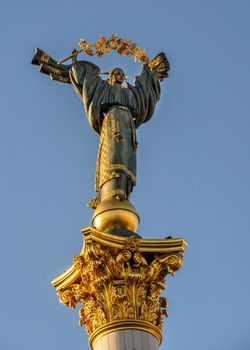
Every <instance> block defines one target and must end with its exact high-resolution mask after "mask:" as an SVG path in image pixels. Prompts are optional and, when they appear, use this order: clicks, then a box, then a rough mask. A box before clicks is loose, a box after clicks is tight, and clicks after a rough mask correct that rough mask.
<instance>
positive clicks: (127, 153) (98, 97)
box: [32, 49, 169, 208]
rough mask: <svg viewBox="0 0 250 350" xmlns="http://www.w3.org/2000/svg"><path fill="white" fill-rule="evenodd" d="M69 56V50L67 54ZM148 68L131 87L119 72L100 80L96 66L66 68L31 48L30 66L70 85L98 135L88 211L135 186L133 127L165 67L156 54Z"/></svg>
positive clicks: (148, 113) (144, 117) (145, 112)
mask: <svg viewBox="0 0 250 350" xmlns="http://www.w3.org/2000/svg"><path fill="white" fill-rule="evenodd" d="M73 53H74V51H73ZM153 61H155V64H154V67H153V68H149V66H148V65H147V64H143V66H142V71H141V75H140V76H138V77H136V78H135V83H134V85H131V84H129V83H127V87H124V86H123V85H122V84H123V82H124V81H125V74H124V72H123V70H122V69H121V68H115V69H113V70H112V71H111V72H110V73H109V78H108V80H103V79H102V78H101V71H100V68H99V67H98V66H97V65H95V64H93V63H91V62H88V61H78V60H77V59H76V57H75V58H73V62H72V64H71V65H63V64H57V62H56V61H55V60H53V59H52V58H51V57H50V56H49V55H48V54H47V53H45V52H43V51H42V50H40V49H37V52H36V55H35V56H34V58H33V61H32V63H33V64H35V65H40V71H41V72H42V73H45V74H49V75H50V77H51V78H52V79H53V80H57V81H60V82H64V83H71V84H72V86H73V88H74V90H75V91H76V93H77V94H78V95H79V97H80V98H81V100H82V102H83V104H84V107H85V112H86V116H87V118H88V121H89V123H90V125H91V127H92V128H93V129H94V130H95V131H96V132H97V133H98V134H99V135H100V143H99V149H98V156H97V164H96V179H95V190H96V193H97V196H96V198H95V199H93V200H91V201H90V202H89V206H90V207H92V208H96V207H98V205H100V204H101V203H103V201H107V200H110V199H111V200H112V201H113V202H114V201H120V202H123V201H125V202H127V201H128V200H129V196H130V193H131V192H132V189H133V187H134V186H135V184H136V149H137V141H136V128H138V127H139V126H140V125H141V124H142V123H145V122H147V121H148V120H149V119H150V118H151V117H152V115H153V113H154V110H155V106H156V103H157V101H158V100H159V98H160V83H159V82H160V81H162V80H163V79H164V78H166V77H167V76H168V74H167V72H168V70H169V63H168V61H167V58H166V56H165V54H164V53H160V54H158V55H157V56H156V57H155V58H154V60H153Z"/></svg>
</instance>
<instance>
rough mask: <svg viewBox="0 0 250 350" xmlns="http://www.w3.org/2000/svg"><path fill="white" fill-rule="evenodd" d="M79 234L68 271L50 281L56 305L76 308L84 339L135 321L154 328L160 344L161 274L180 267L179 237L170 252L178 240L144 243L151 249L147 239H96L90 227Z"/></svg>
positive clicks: (163, 310)
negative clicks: (82, 242)
mask: <svg viewBox="0 0 250 350" xmlns="http://www.w3.org/2000/svg"><path fill="white" fill-rule="evenodd" d="M85 231H86V229H85ZM93 231H94V232H93ZM84 233H85V246H84V249H83V251H82V252H81V254H80V255H79V256H75V257H74V262H73V266H72V267H71V268H70V269H69V270H70V272H69V270H68V271H66V273H65V274H64V275H63V276H59V277H58V278H57V279H56V280H54V281H53V282H52V283H53V285H54V286H55V287H56V288H57V292H58V296H59V298H60V301H61V302H62V303H63V304H64V305H66V306H69V307H72V308H75V307H76V305H77V303H80V304H82V306H81V308H80V310H79V316H80V325H81V326H83V325H85V326H86V329H87V332H88V334H89V336H90V337H91V335H93V332H95V333H96V332H97V330H98V329H99V328H100V329H101V328H102V327H105V325H106V326H107V325H109V324H119V325H120V324H121V321H126V322H127V323H128V321H131V322H132V321H133V322H134V321H138V324H146V325H149V327H148V329H149V331H150V328H151V329H153V330H156V331H151V333H154V335H156V336H157V338H158V340H159V342H160V341H161V330H162V325H163V319H162V316H163V315H166V316H167V311H166V309H167V305H168V303H167V300H166V298H163V297H161V291H162V290H163V289H164V288H165V278H166V276H167V274H172V275H173V274H174V272H175V271H176V270H178V269H179V268H180V267H181V266H182V257H183V250H184V248H185V246H186V242H185V241H184V240H181V239H179V241H180V240H181V243H182V244H180V242H178V244H175V245H176V246H175V248H173V246H174V244H173V243H175V242H176V241H178V240H173V239H167V240H150V241H151V242H153V241H154V243H155V247H152V245H150V242H148V247H147V242H146V241H149V240H143V239H138V238H135V237H131V238H121V237H118V236H111V235H107V234H102V236H100V237H101V238H98V237H99V235H100V233H99V235H98V231H95V230H93V229H91V228H89V229H88V233H86V232H84ZM89 233H90V234H89ZM91 233H92V234H91ZM157 241H159V242H161V243H162V242H164V243H169V247H167V248H166V247H165V248H164V247H163V248H162V247H161V246H160V243H159V246H158V248H157ZM166 241H170V242H166ZM165 246H166V244H165ZM170 246H171V247H170ZM117 322H118V323H117ZM131 322H130V324H131ZM150 325H151V327H150ZM124 328H126V327H124ZM130 328H131V326H130ZM146 328H147V327H146ZM110 329H111V330H112V327H111V328H110ZM139 329H142V328H139ZM111 330H110V331H111Z"/></svg>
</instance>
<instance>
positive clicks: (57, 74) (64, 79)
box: [31, 48, 72, 84]
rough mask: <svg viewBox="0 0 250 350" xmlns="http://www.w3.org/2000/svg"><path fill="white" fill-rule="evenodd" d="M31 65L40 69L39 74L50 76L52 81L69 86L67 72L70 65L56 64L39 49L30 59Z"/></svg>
mask: <svg viewBox="0 0 250 350" xmlns="http://www.w3.org/2000/svg"><path fill="white" fill-rule="evenodd" d="M31 63H32V64H34V65H36V66H39V67H40V69H39V70H40V72H41V73H44V74H47V75H49V76H50V78H51V79H52V80H57V81H59V82H61V83H68V84H70V83H71V81H70V77H69V71H70V69H71V67H72V65H71V64H69V65H66V64H57V62H56V61H55V60H54V59H53V58H52V57H50V56H49V54H47V52H44V51H42V50H41V49H39V48H37V49H36V54H35V56H34V57H33V59H32V62H31Z"/></svg>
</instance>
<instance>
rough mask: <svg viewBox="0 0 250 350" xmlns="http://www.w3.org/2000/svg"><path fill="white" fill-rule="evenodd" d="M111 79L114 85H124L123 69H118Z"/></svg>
mask: <svg viewBox="0 0 250 350" xmlns="http://www.w3.org/2000/svg"><path fill="white" fill-rule="evenodd" d="M111 78H112V79H111V83H112V84H115V83H116V84H122V83H123V82H124V80H125V74H124V72H123V70H122V69H121V68H116V69H115V70H114V72H113V74H112V77H111Z"/></svg>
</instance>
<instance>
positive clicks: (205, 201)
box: [0, 0, 250, 350]
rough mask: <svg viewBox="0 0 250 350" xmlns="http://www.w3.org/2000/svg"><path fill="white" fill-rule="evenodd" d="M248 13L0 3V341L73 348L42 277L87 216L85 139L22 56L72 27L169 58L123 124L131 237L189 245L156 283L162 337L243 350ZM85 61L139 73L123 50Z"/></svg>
mask: <svg viewBox="0 0 250 350" xmlns="http://www.w3.org/2000/svg"><path fill="white" fill-rule="evenodd" d="M249 16H250V2H249V1H248V0H245V1H244V0H234V1H232V0H179V1H177V0H175V1H170V0H155V1H139V0H136V1H131V0H128V1H126V2H124V1H113V0H112V1H111V0H107V1H95V0H94V1H84V0H81V1H79V0H76V1H72V2H63V1H58V0H54V1H48V0H44V1H42V2H35V1H29V0H24V1H8V2H7V1H4V2H3V3H2V4H1V12H0V26H1V34H0V35H1V68H2V69H1V85H0V89H1V97H2V98H1V104H0V110H1V114H0V115H1V118H0V123H1V126H0V134H1V135H0V143H1V172H0V178H1V181H0V186H1V192H0V193H1V196H0V203H1V204H0V205H1V208H0V212H1V254H0V273H1V291H0V293H1V311H0V329H1V332H0V349H1V350H34V349H36V350H44V349H60V350H68V349H88V342H87V336H86V333H85V330H84V329H81V328H79V327H78V314H77V311H74V310H70V309H67V308H66V307H64V306H62V305H61V304H59V302H58V298H57V296H56V293H55V291H54V290H53V288H52V287H51V286H50V281H51V279H53V278H54V277H56V276H58V275H59V274H60V273H61V272H62V271H63V270H64V269H66V268H67V267H69V266H70V265H71V261H72V257H73V255H76V254H78V253H79V251H80V249H81V245H82V238H81V234H80V229H81V228H82V227H84V226H88V225H89V224H90V219H91V214H92V211H91V210H90V209H88V208H87V207H86V202H87V201H88V200H89V199H90V198H92V196H93V193H94V172H95V159H96V153H97V146H98V137H97V135H96V134H94V132H93V131H92V130H91V129H90V127H89V125H88V123H87V120H86V118H85V115H84V110H83V107H82V105H81V101H80V99H79V98H78V96H77V95H76V94H75V93H74V91H73V89H72V88H71V86H68V85H67V86H66V85H62V84H59V83H56V82H53V81H51V80H50V79H49V78H48V77H47V76H45V75H41V74H40V73H39V72H38V70H37V68H36V67H34V66H31V65H30V61H31V59H32V56H33V54H34V48H35V47H37V46H38V47H40V48H42V49H44V50H46V51H47V52H49V53H50V54H51V55H52V56H53V57H55V58H56V59H61V58H63V57H65V56H66V55H68V54H69V53H70V52H71V50H72V49H73V48H74V47H76V46H77V42H78V40H79V39H80V38H86V39H87V40H89V41H94V40H96V39H97V37H98V36H99V35H100V34H104V35H107V36H109V35H110V34H112V33H115V32H117V33H118V34H119V36H120V37H123V38H127V37H130V38H131V39H132V40H133V41H135V42H136V43H137V44H138V45H139V46H141V47H145V48H146V49H147V52H148V54H149V55H150V56H151V57H153V56H154V55H155V54H157V53H158V52H160V51H165V52H166V54H167V56H168V58H169V60H170V62H171V67H172V70H171V74H170V77H169V79H168V80H167V81H165V82H164V83H163V84H162V97H161V100H160V102H159V103H158V105H157V110H156V112H155V115H154V117H153V119H152V120H151V121H150V122H149V123H147V124H145V125H143V126H141V127H140V129H139V130H138V138H139V149H138V184H137V186H136V188H135V190H134V192H133V195H132V202H133V203H134V204H135V206H136V207H137V209H138V211H139V212H140V214H141V225H140V228H139V233H140V234H141V235H142V236H144V237H145V238H149V237H156V238H162V237H166V236H167V235H172V236H175V237H180V236H181V237H184V238H185V239H186V240H187V241H188V243H189V247H188V249H187V251H186V255H185V259H184V267H183V269H182V270H181V271H179V272H178V273H177V274H176V277H174V278H172V277H169V279H168V283H167V291H166V295H167V297H168V300H169V318H168V319H167V320H166V321H165V326H164V342H163V344H162V349H164V350H165V349H166V350H187V349H189V350H191V349H192V350H211V349H212V350H236V349H237V350H249V349H250V332H249V326H250V281H249V266H250V263H249V244H250V233H249V227H250V224H249V222H250V211H249V207H250V137H249V131H250V95H249V92H250V89H249V87H250V84H249V82H250V42H249V36H250V21H249ZM82 57H83V56H82ZM94 61H95V62H96V63H97V64H99V65H100V66H101V67H102V69H103V70H109V69H111V68H113V67H114V66H117V65H120V66H121V67H123V68H124V70H125V71H126V73H127V74H128V77H129V79H130V81H132V79H133V76H134V75H136V74H138V73H139V72H140V64H139V63H134V62H133V60H132V58H122V57H120V56H118V55H115V54H113V55H110V56H109V57H104V58H103V59H100V60H98V59H97V58H96V59H95V60H94Z"/></svg>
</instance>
